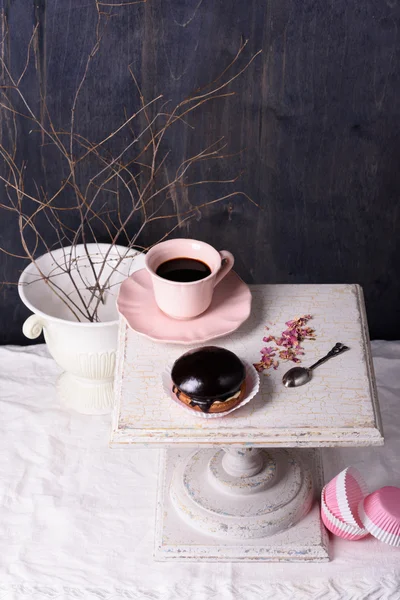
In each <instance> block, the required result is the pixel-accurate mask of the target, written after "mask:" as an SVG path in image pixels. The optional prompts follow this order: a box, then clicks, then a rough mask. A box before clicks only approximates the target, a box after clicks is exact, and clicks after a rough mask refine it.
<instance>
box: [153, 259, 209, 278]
mask: <svg viewBox="0 0 400 600" xmlns="http://www.w3.org/2000/svg"><path fill="white" fill-rule="evenodd" d="M156 275H158V276H159V277H162V278H163V279H168V280H169V281H178V282H181V283H189V282H191V281H200V280H201V279H205V278H206V277H208V276H209V275H211V269H210V267H209V266H208V265H206V263H204V262H203V261H201V260H197V259H196V258H186V257H180V258H171V259H170V260H166V261H165V262H163V263H161V265H160V266H159V267H157V270H156Z"/></svg>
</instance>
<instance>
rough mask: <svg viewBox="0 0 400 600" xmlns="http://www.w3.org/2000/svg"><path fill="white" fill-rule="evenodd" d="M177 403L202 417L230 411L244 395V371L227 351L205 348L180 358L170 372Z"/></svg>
mask: <svg viewBox="0 0 400 600" xmlns="http://www.w3.org/2000/svg"><path fill="white" fill-rule="evenodd" d="M171 378H172V382H173V384H174V387H173V392H174V394H175V395H176V397H177V398H178V400H179V401H180V402H182V403H183V404H186V405H187V406H190V407H191V408H193V410H197V411H202V412H204V413H217V412H225V411H227V410H231V409H232V408H234V407H235V406H237V405H238V404H239V402H241V401H242V400H243V398H244V396H245V393H246V389H245V388H246V383H245V379H246V369H245V367H244V365H243V363H242V361H241V360H240V359H239V358H238V357H237V356H236V354H234V353H233V352H231V351H230V350H225V348H218V347H217V346H205V347H204V348H200V349H198V350H191V351H190V352H186V354H183V355H182V356H181V357H180V358H178V360H177V361H176V362H175V363H174V366H173V367H172V371H171Z"/></svg>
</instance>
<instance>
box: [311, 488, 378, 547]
mask: <svg viewBox="0 0 400 600" xmlns="http://www.w3.org/2000/svg"><path fill="white" fill-rule="evenodd" d="M321 510H322V511H323V513H324V515H325V517H326V519H327V520H328V521H329V523H331V524H332V525H333V527H336V528H337V529H339V531H341V532H342V533H345V534H349V535H354V536H360V537H361V536H363V537H365V536H367V535H368V533H369V532H368V530H367V529H362V528H361V527H359V526H358V525H357V526H356V527H355V526H354V525H349V524H348V523H343V521H340V520H339V519H337V518H336V517H335V516H334V515H333V514H332V513H331V511H330V510H329V508H328V507H327V505H326V503H325V487H324V488H323V490H322V493H321Z"/></svg>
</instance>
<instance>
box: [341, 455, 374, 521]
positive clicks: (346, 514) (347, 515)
mask: <svg viewBox="0 0 400 600" xmlns="http://www.w3.org/2000/svg"><path fill="white" fill-rule="evenodd" d="M348 475H351V476H352V477H353V478H354V479H355V481H356V482H357V484H358V486H359V488H360V490H361V493H362V495H363V497H364V498H365V496H367V494H368V493H369V492H368V488H367V484H366V483H365V481H364V479H363V477H362V476H361V473H360V472H359V471H358V469H356V468H355V467H347V468H346V469H344V470H343V471H341V472H340V473H339V475H337V478H336V498H337V503H338V506H339V510H340V514H341V515H342V518H343V521H345V522H346V523H349V524H351V525H353V526H354V527H357V528H358V529H359V528H360V524H359V523H357V520H356V516H359V515H358V514H357V511H358V505H357V506H356V507H355V508H354V509H353V510H352V509H351V507H350V503H349V498H350V495H349V492H348V490H347V487H346V478H347V476H348ZM354 513H355V514H354Z"/></svg>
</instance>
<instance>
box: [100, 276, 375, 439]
mask: <svg viewBox="0 0 400 600" xmlns="http://www.w3.org/2000/svg"><path fill="white" fill-rule="evenodd" d="M250 289H251V292H252V297H253V302H252V311H251V316H250V318H249V319H248V320H247V321H246V322H245V323H244V324H243V325H242V326H241V327H240V328H239V329H238V330H237V331H236V332H234V333H232V334H230V335H228V336H225V337H221V338H218V339H216V340H215V341H213V342H210V343H209V344H213V345H218V346H221V347H224V348H228V349H230V350H232V351H233V352H235V353H236V354H237V355H238V356H239V357H241V358H243V359H245V360H247V361H248V362H249V363H255V362H257V361H259V359H260V351H261V348H263V347H264V346H273V347H276V344H274V343H273V342H272V343H265V342H263V338H264V337H265V336H266V335H274V336H276V337H279V336H280V334H281V333H282V331H283V330H285V329H286V326H285V322H286V321H289V320H291V319H293V318H297V317H300V316H303V315H306V314H310V315H311V316H312V319H311V320H310V321H309V323H308V325H310V326H312V328H313V329H314V330H315V338H316V339H315V340H305V341H304V342H303V343H302V346H303V348H304V351H305V355H304V356H302V357H301V359H302V363H301V364H302V365H305V366H309V365H311V364H312V363H313V362H315V361H316V360H318V359H319V358H321V357H322V356H324V355H325V354H326V353H327V352H328V351H329V350H330V349H331V348H332V347H333V346H334V344H335V343H336V342H342V343H344V344H346V345H347V346H349V347H350V350H349V351H348V352H346V353H344V354H342V355H341V356H338V357H335V358H333V359H331V360H330V361H328V362H326V363H325V364H323V365H322V366H320V367H319V368H318V369H317V370H316V371H315V372H314V376H313V378H312V380H311V381H310V382H309V383H308V384H307V385H305V386H303V387H299V388H292V389H287V388H285V387H284V386H283V385H282V375H283V374H284V373H285V372H286V370H288V369H289V368H291V367H292V366H294V363H293V362H288V361H283V360H280V361H279V363H280V364H279V366H278V368H277V370H274V369H269V370H268V371H267V372H265V373H261V374H260V379H261V383H260V391H259V393H258V394H257V396H256V397H255V398H253V399H252V400H251V401H250V402H249V404H247V405H246V406H243V407H242V408H240V409H238V410H237V411H235V412H233V413H231V414H229V415H226V416H225V417H223V418H218V419H201V418H199V417H196V416H195V415H192V414H191V413H189V412H188V411H187V410H184V409H183V408H181V407H179V406H177V405H176V404H175V403H174V402H173V401H172V400H171V399H170V398H168V397H167V396H166V395H165V393H164V391H163V388H162V382H161V373H162V372H163V371H164V370H165V368H166V366H167V365H168V364H171V363H172V362H173V361H174V360H175V359H176V358H178V357H179V356H180V355H181V354H183V353H184V352H186V351H187V350H188V349H190V348H194V347H196V346H182V345H175V344H161V343H157V342H154V341H151V340H149V339H147V338H145V337H143V336H140V335H138V334H137V333H135V332H134V331H132V330H130V329H129V327H128V326H127V325H126V323H125V321H124V320H123V319H121V322H120V331H119V348H118V358H117V368H116V405H115V410H114V414H113V425H112V433H111V445H112V446H114V445H116V446H118V445H120V444H146V445H147V444H149V445H150V444H152V445H158V446H165V445H177V444H178V445H179V444H180V445H186V446H189V445H195V446H198V445H204V446H217V445H226V444H235V445H243V444H248V445H249V446H263V447H279V446H282V447H304V446H308V447H322V446H367V445H381V444H382V443H383V436H382V427H381V421H380V415H379V406H378V399H377V393H376V387H375V380H374V374H373V367H372V360H371V354H370V344H369V339H368V333H367V324H366V318H365V308H364V300H363V294H362V290H361V288H360V287H359V286H357V285H349V284H345V285H330V284H326V285H257V286H250ZM188 326H189V325H188ZM209 344H207V345H209ZM203 345H204V344H203ZM279 349H281V348H279ZM276 358H277V356H276Z"/></svg>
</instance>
